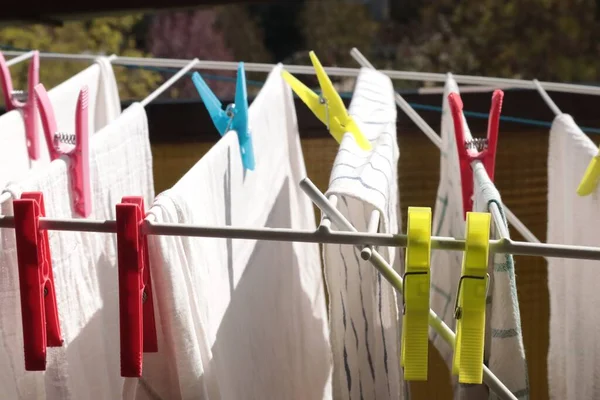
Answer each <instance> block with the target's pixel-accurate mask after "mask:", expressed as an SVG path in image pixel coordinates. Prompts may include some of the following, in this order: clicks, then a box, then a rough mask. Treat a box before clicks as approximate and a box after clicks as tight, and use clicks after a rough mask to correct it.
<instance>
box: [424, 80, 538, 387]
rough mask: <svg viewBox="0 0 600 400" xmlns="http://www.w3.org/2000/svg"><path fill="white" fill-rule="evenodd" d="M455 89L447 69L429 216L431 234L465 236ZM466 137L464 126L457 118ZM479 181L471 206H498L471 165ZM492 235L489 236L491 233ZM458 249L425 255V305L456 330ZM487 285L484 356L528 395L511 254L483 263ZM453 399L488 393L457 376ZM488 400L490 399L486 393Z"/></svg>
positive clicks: (440, 345) (443, 349) (444, 348)
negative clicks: (433, 201) (428, 289)
mask: <svg viewBox="0 0 600 400" xmlns="http://www.w3.org/2000/svg"><path fill="white" fill-rule="evenodd" d="M453 92H454V93H459V90H458V85H457V84H456V81H455V80H454V78H452V76H451V75H450V74H449V75H448V78H447V79H446V85H445V88H444V99H443V107H442V108H443V111H442V132H441V137H442V148H441V152H442V154H441V161H440V163H441V172H440V185H439V188H438V193H437V201H436V207H435V211H434V216H433V230H434V231H433V232H434V235H435V236H451V237H456V238H461V237H464V235H465V220H464V214H463V204H462V189H461V187H462V186H461V177H460V165H459V160H458V151H457V147H456V146H457V143H456V137H455V133H454V123H453V119H452V114H451V111H450V107H449V103H448V95H449V94H450V93H453ZM463 126H464V129H465V135H466V137H471V133H470V131H469V127H468V126H467V123H466V121H464V119H463ZM476 171H477V173H478V174H479V176H480V177H481V178H480V181H481V182H485V184H484V185H483V186H479V184H478V182H477V181H475V180H474V185H473V187H474V205H473V211H480V212H488V211H489V209H488V207H489V204H490V202H491V201H494V202H496V203H497V204H499V205H500V208H501V209H502V207H501V205H502V200H501V199H500V194H499V193H498V191H497V190H496V188H495V186H494V185H493V183H492V182H491V181H490V180H489V177H488V176H487V173H486V172H485V169H484V168H483V166H481V165H480V166H478V167H477V168H476ZM494 235H495V234H492V236H491V237H494ZM462 258H463V253H461V252H450V251H435V252H433V253H432V260H431V270H432V272H431V286H432V291H431V307H432V309H433V310H434V311H435V312H436V313H437V314H438V315H439V317H440V318H441V319H442V320H443V321H444V322H445V323H446V324H447V325H448V326H449V327H450V328H451V329H452V330H454V331H455V330H456V320H455V319H454V304H455V301H456V291H457V286H458V281H459V280H460V276H461V268H462ZM488 273H489V274H490V286H489V292H488V299H487V309H486V343H485V354H484V361H485V363H486V365H488V367H490V369H491V370H492V372H494V373H495V374H497V376H498V377H499V378H500V379H501V380H502V381H503V383H504V384H505V385H506V387H507V388H508V389H509V390H510V391H511V392H513V394H515V396H517V398H522V399H528V398H529V385H528V381H527V367H526V362H525V354H524V348H523V338H522V332H521V324H520V311H519V304H518V299H517V293H516V283H515V277H514V261H513V258H512V256H510V255H504V254H498V255H495V256H494V257H493V262H490V264H489V266H488ZM430 337H431V339H432V341H433V343H434V345H435V346H436V348H437V349H438V351H439V352H440V354H441V355H442V357H443V358H444V360H445V361H446V364H447V366H448V368H449V370H451V368H452V355H453V351H452V348H451V347H450V346H449V345H448V344H447V343H446V342H445V341H444V340H443V339H442V338H441V337H440V336H439V335H438V334H437V333H436V332H435V331H434V330H433V329H430ZM452 380H453V386H454V398H456V399H459V398H460V399H481V398H485V397H487V396H488V390H487V387H485V385H483V384H482V385H459V384H458V380H457V377H453V379H452ZM489 398H490V399H495V398H496V396H495V395H494V394H493V393H489Z"/></svg>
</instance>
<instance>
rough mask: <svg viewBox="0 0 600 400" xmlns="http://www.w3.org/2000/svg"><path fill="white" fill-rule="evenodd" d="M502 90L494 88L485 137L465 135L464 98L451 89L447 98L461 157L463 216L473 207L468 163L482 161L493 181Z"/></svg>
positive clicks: (469, 165)
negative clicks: (474, 137)
mask: <svg viewBox="0 0 600 400" xmlns="http://www.w3.org/2000/svg"><path fill="white" fill-rule="evenodd" d="M503 97H504V92H503V91H502V90H495V91H494V94H492V106H491V109H490V117H489V119H488V131H487V139H472V138H470V139H468V140H467V139H466V138H465V132H464V126H463V102H462V100H461V98H460V94H458V93H450V94H449V95H448V102H449V103H450V109H451V111H452V119H453V121H454V133H455V135H456V147H457V148H458V159H459V161H460V179H461V184H462V194H463V211H464V218H465V219H466V218H467V212H470V211H472V210H473V169H472V167H471V163H472V162H473V161H475V160H479V161H481V162H482V164H483V166H484V168H485V170H486V172H487V174H488V176H489V177H490V180H491V181H492V182H493V181H494V166H495V163H496V147H497V144H498V126H499V125H500V113H501V111H502V99H503Z"/></svg>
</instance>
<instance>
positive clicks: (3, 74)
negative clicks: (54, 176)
mask: <svg viewBox="0 0 600 400" xmlns="http://www.w3.org/2000/svg"><path fill="white" fill-rule="evenodd" d="M39 81H40V53H39V52H38V51H37V50H36V51H34V52H33V56H32V57H31V62H30V63H29V73H28V76H27V91H26V92H24V91H21V90H14V89H13V84H12V78H11V75H10V70H9V69H8V65H7V64H6V60H5V59H4V56H3V55H2V53H0V84H1V85H2V92H3V94H4V104H5V105H6V110H7V111H12V110H21V111H22V113H23V120H24V121H25V136H26V137H27V151H28V152H29V158H30V159H32V160H37V159H38V158H40V140H39V136H38V125H37V104H36V102H35V99H34V93H33V89H34V88H35V85H37V84H38V82H39Z"/></svg>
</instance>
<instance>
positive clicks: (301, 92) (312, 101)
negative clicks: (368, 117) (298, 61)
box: [281, 51, 371, 150]
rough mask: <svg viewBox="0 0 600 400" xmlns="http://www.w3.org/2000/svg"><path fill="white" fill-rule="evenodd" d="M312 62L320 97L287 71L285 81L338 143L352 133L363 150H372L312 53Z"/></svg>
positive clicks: (284, 72)
mask: <svg viewBox="0 0 600 400" xmlns="http://www.w3.org/2000/svg"><path fill="white" fill-rule="evenodd" d="M310 60H311V61H312V63H313V67H314V68H315V72H316V74H317V79H318V80H319V86H320V87H321V92H322V94H321V95H320V96H319V95H318V94H316V93H315V92H313V91H312V90H310V88H308V87H307V86H306V85H305V84H303V83H302V82H300V81H299V80H298V79H296V78H295V77H294V76H293V75H292V74H290V73H289V72H287V71H285V70H283V71H282V72H281V75H282V76H283V79H285V80H286V82H287V83H288V84H289V85H290V87H291V88H292V90H293V91H294V92H295V93H296V94H297V95H298V97H300V99H302V101H303V102H304V104H306V105H307V106H308V108H310V109H311V111H312V112H313V113H314V114H315V115H316V117H317V118H319V120H320V121H321V122H323V123H324V124H325V126H327V130H328V131H329V132H330V133H331V135H332V136H333V137H334V138H335V140H337V142H338V143H341V142H342V138H343V137H344V134H345V133H346V132H350V133H351V134H352V135H353V136H354V140H356V143H358V145H359V146H360V148H361V149H363V150H371V143H370V142H369V141H368V140H367V138H365V136H364V135H363V134H362V132H361V130H360V128H359V127H358V125H356V122H354V120H353V119H352V117H351V116H350V115H349V114H348V111H347V110H346V106H345V105H344V102H343V101H342V98H341V97H340V95H339V94H338V92H337V91H336V90H335V88H334V87H333V83H331V80H330V79H329V77H328V76H327V74H326V73H325V70H324V69H323V66H322V65H321V63H320V62H319V59H318V58H317V56H316V55H315V53H314V52H312V51H311V52H310Z"/></svg>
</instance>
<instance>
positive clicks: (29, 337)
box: [13, 192, 63, 371]
mask: <svg viewBox="0 0 600 400" xmlns="http://www.w3.org/2000/svg"><path fill="white" fill-rule="evenodd" d="M13 209H14V221H15V238H16V245H17V262H18V266H19V288H20V291H21V319H22V323H23V347H24V353H25V370H26V371H43V370H45V369H46V348H47V347H61V346H62V344H63V340H62V336H61V331H60V324H59V320H58V308H57V303H56V291H55V286H54V275H53V273H52V259H51V257H50V246H49V242H48V232H47V231H44V230H41V229H40V226H39V219H40V217H44V216H45V215H46V209H45V206H44V196H43V194H42V193H39V192H31V193H23V194H22V195H21V198H20V199H15V200H14V201H13Z"/></svg>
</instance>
